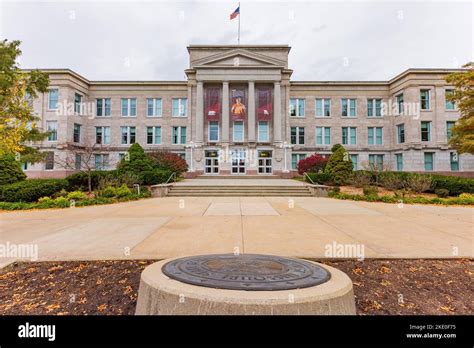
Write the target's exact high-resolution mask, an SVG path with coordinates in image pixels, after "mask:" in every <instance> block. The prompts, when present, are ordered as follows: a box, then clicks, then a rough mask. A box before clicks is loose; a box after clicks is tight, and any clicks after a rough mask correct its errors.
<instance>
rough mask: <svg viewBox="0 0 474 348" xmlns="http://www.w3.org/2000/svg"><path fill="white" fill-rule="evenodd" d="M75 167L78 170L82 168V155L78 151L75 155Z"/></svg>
mask: <svg viewBox="0 0 474 348" xmlns="http://www.w3.org/2000/svg"><path fill="white" fill-rule="evenodd" d="M74 168H75V169H76V170H81V169H82V155H81V154H80V153H76V155H75V156H74Z"/></svg>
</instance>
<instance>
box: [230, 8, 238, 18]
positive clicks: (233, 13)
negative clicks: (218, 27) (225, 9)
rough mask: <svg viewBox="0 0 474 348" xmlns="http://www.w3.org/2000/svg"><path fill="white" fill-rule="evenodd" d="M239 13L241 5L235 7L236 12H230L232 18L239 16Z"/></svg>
mask: <svg viewBox="0 0 474 348" xmlns="http://www.w3.org/2000/svg"><path fill="white" fill-rule="evenodd" d="M239 14H240V5H239V7H237V8H236V9H235V11H234V12H232V13H231V14H230V19H231V20H232V19H234V18H235V17H237V16H238V15H239Z"/></svg>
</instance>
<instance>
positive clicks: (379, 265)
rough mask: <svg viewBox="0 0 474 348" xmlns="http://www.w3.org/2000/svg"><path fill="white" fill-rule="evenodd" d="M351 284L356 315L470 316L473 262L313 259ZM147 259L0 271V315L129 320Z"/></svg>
mask: <svg viewBox="0 0 474 348" xmlns="http://www.w3.org/2000/svg"><path fill="white" fill-rule="evenodd" d="M319 261H320V262H322V263H325V264H328V265H330V266H333V267H336V268H338V269H340V270H342V271H344V272H345V273H346V274H347V275H348V276H349V277H350V278H351V279H352V281H353V282H354V292H355V297H356V306H357V312H358V314H362V315H365V314H371V315H373V314H395V315H397V314H406V315H410V314H470V315H472V314H473V313H474V291H473V289H472V284H473V283H472V281H473V276H474V260H467V259H458V260H419V259H416V260H408V259H396V260H373V259H367V260H365V261H363V262H359V261H355V260H354V261H353V260H334V261H328V260H319ZM153 262H154V261H153V260H146V261H141V260H134V261H84V262H76V261H74V262H34V263H33V262H25V263H15V264H12V265H10V266H8V267H5V268H3V269H0V315H36V314H53V315H68V314H73V315H122V314H125V315H132V314H134V312H135V305H136V301H137V293H138V286H139V281H140V273H141V272H142V270H143V269H144V268H145V267H146V266H147V265H149V264H151V263H153Z"/></svg>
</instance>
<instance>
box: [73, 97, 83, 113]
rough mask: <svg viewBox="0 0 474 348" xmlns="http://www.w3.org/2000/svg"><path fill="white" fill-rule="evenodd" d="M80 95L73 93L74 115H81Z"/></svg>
mask: <svg viewBox="0 0 474 348" xmlns="http://www.w3.org/2000/svg"><path fill="white" fill-rule="evenodd" d="M81 106H82V95H80V94H78V93H75V94H74V113H76V114H79V115H80V114H81V111H82V108H81Z"/></svg>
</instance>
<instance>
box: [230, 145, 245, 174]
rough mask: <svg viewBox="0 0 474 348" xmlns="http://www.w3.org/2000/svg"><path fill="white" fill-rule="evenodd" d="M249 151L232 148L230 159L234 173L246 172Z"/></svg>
mask: <svg viewBox="0 0 474 348" xmlns="http://www.w3.org/2000/svg"><path fill="white" fill-rule="evenodd" d="M246 158H247V151H245V149H232V150H231V152H230V159H231V161H232V169H231V173H232V174H245V171H246V169H245V168H246V166H245V164H246V163H245V162H246Z"/></svg>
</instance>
